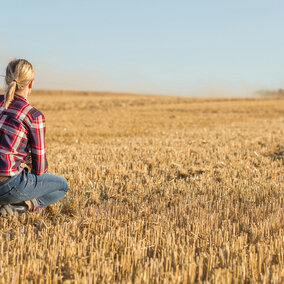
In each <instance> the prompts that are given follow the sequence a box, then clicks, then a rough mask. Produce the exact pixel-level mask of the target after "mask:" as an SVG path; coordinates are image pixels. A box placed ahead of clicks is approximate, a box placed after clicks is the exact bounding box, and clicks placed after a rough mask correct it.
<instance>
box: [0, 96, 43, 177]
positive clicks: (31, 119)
mask: <svg viewBox="0 0 284 284" xmlns="http://www.w3.org/2000/svg"><path fill="white" fill-rule="evenodd" d="M30 155H31V159H32V173H34V174H36V175H41V174H43V173H45V172H46V170H47V160H46V154H45V118H44V116H43V114H42V113H41V112H40V111H38V110H37V109H36V108H34V107H32V106H31V105H30V104H29V102H28V100H27V99H26V98H24V97H23V96H20V95H18V94H15V96H14V100H13V102H12V103H11V104H10V106H9V108H8V109H7V110H6V109H4V96H0V176H15V175H18V174H19V173H20V172H21V171H22V170H23V169H22V167H21V163H27V162H28V159H29V158H30Z"/></svg>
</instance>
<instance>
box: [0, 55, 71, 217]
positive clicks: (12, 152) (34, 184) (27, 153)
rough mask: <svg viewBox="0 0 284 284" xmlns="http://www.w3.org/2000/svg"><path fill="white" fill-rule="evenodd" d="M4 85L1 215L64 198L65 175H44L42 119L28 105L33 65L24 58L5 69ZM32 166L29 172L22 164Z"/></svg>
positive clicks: (0, 100)
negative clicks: (5, 86)
mask: <svg viewBox="0 0 284 284" xmlns="http://www.w3.org/2000/svg"><path fill="white" fill-rule="evenodd" d="M5 80H6V84H7V88H6V91H5V95H4V96H0V215H1V216H8V215H11V214H14V213H17V214H22V213H24V212H25V211H37V210H38V209H39V208H42V207H45V206H47V205H49V204H52V203H55V202H56V201H58V200H60V199H61V198H63V196H64V195H65V194H66V193H67V191H68V189H69V187H68V183H67V181H66V179H65V178H63V177H59V176H55V175H51V174H47V173H46V170H47V160H46V154H45V118H44V116H43V114H42V113H41V112H40V111H38V110H37V109H36V108H34V107H32V106H31V105H30V104H29V101H28V97H29V96H30V94H31V90H32V87H33V84H34V69H33V66H32V65H31V64H30V63H29V62H28V61H26V60H24V59H18V60H13V61H11V62H10V63H9V64H8V66H7V69H6V77H5ZM23 163H24V164H29V163H30V165H31V173H28V170H27V168H23V167H22V166H21V164H23Z"/></svg>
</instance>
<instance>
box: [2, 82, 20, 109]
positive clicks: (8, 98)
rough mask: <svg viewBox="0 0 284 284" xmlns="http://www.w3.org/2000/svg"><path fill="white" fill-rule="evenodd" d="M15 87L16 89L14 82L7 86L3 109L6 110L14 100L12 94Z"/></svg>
mask: <svg viewBox="0 0 284 284" xmlns="http://www.w3.org/2000/svg"><path fill="white" fill-rule="evenodd" d="M16 87H17V82H16V80H14V81H12V82H11V83H10V84H9V85H8V87H7V89H6V91H5V95H4V107H5V109H8V107H9V106H10V104H11V102H12V101H13V100H14V94H15V91H16Z"/></svg>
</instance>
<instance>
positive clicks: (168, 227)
mask: <svg viewBox="0 0 284 284" xmlns="http://www.w3.org/2000/svg"><path fill="white" fill-rule="evenodd" d="M30 101H31V103H32V104H33V105H34V106H35V107H37V108H38V109H39V110H41V111H42V112H43V113H44V114H45V117H46V120H47V137H46V142H47V153H48V155H47V157H48V161H49V173H54V174H57V175H62V176H64V177H66V178H67V180H68V181H69V184H70V191H69V192H68V194H67V196H66V197H65V198H64V199H63V200H62V201H60V202H58V203H56V204H55V205H52V206H50V207H47V208H45V209H43V210H41V212H40V213H39V214H36V213H27V214H24V215H22V216H20V217H16V216H12V217H9V219H4V218H0V283H62V282H64V283H113V282H118V283H258V282H261V283H281V282H282V283H283V281H284V214H283V213H284V143H283V142H284V138H283V137H284V99H283V98H279V99H277V98H273V99H272V98H271V99H269V98H263V99H191V98H173V97H158V96H146V95H145V96H143V95H139V96H138V95H136V96H135V95H126V94H125V95H124V94H110V93H88V92H81V93H76V92H51V91H50V92H48V91H37V92H34V93H33V94H32V96H31V98H30Z"/></svg>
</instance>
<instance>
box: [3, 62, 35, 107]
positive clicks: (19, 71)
mask: <svg viewBox="0 0 284 284" xmlns="http://www.w3.org/2000/svg"><path fill="white" fill-rule="evenodd" d="M33 79H34V68H33V66H32V64H31V63H30V62H28V61H27V60H25V59H15V60H12V61H11V62H10V63H9V64H8V66H7V68H6V77H5V80H6V84H7V88H6V90H5V95H4V107H5V109H7V108H8V107H9V106H10V104H11V102H12V101H13V100H14V94H15V92H17V91H21V90H23V89H25V88H26V87H27V86H28V85H29V84H30V82H31V81H32V80H33Z"/></svg>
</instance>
